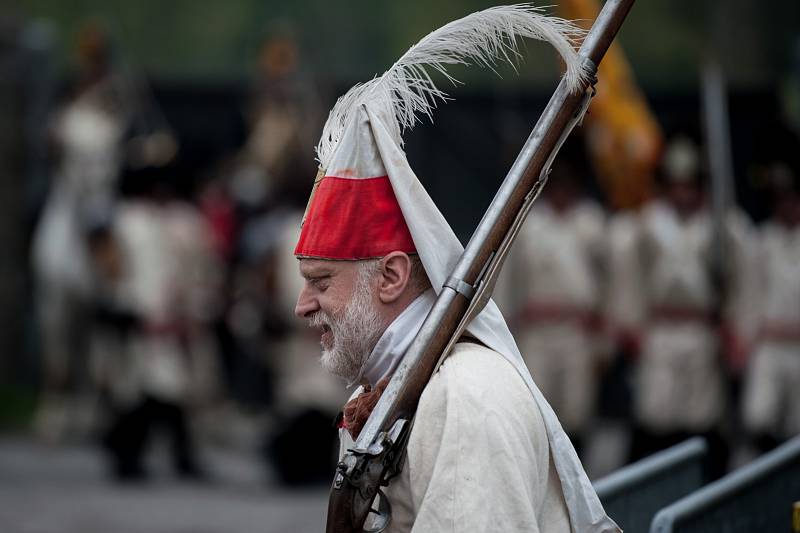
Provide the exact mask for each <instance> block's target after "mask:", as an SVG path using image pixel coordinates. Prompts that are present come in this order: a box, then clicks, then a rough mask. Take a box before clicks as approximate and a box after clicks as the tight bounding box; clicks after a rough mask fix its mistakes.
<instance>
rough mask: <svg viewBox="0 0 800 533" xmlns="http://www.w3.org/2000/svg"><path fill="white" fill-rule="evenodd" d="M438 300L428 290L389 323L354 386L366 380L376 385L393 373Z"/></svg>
mask: <svg viewBox="0 0 800 533" xmlns="http://www.w3.org/2000/svg"><path fill="white" fill-rule="evenodd" d="M435 301H436V292H434V290H433V289H428V290H427V291H425V292H424V293H422V294H420V295H419V296H417V298H416V299H415V300H414V301H413V302H411V303H410V304H409V306H408V307H406V308H405V309H404V310H403V312H402V313H400V315H398V317H397V318H395V319H394V321H392V323H391V324H389V327H387V328H386V331H384V332H383V335H381V338H380V339H378V342H377V343H376V344H375V348H373V349H372V353H370V355H369V357H368V358H367V362H366V363H364V366H363V367H362V369H361V372H360V373H359V374H358V377H356V379H354V380H353V381H352V382H351V383H349V384H348V387H351V386H353V385H355V384H357V383H360V382H362V381H364V380H366V381H367V382H368V383H369V384H370V385H371V386H373V387H374V386H375V384H376V383H378V382H379V381H380V380H381V379H383V378H384V377H386V376H388V375H390V374H391V373H392V372H394V369H395V368H397V365H398V364H399V363H400V360H401V359H402V358H403V354H405V353H406V350H407V349H408V347H409V346H410V345H411V341H413V340H414V337H416V335H417V332H418V331H419V328H420V327H422V323H423V322H424V321H425V317H427V316H428V311H430V309H431V307H433V304H434V302H435Z"/></svg>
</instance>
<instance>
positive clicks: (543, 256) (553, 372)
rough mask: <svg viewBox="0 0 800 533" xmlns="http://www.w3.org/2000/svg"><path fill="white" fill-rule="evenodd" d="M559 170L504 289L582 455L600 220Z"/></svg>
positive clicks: (535, 365) (548, 394) (594, 356)
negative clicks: (511, 300) (581, 446)
mask: <svg viewBox="0 0 800 533" xmlns="http://www.w3.org/2000/svg"><path fill="white" fill-rule="evenodd" d="M559 165H560V166H558V167H557V168H556V169H555V170H554V172H553V176H552V177H551V179H550V180H549V181H548V184H547V187H546V188H545V190H544V193H543V197H542V199H541V200H542V201H540V202H538V203H537V204H536V205H535V206H534V208H533V210H532V212H531V214H530V216H529V217H528V220H527V221H526V223H525V226H524V227H523V229H522V231H521V234H520V236H519V239H518V241H517V243H516V244H515V250H514V258H513V261H512V264H510V265H509V266H508V267H507V268H508V273H509V275H510V277H511V279H508V280H506V281H505V283H507V284H508V285H509V286H508V287H507V289H508V291H507V294H508V296H509V298H510V299H513V300H515V301H513V303H512V304H511V305H512V306H513V309H511V310H510V313H511V316H513V317H514V319H513V322H512V324H513V330H514V334H515V337H516V338H517V340H518V342H519V346H520V351H521V352H522V353H523V354H525V356H524V357H525V362H526V364H527V365H528V368H530V371H531V375H532V376H533V379H534V381H536V384H537V385H538V386H539V387H540V389H541V390H542V393H543V394H544V396H545V398H547V400H548V401H549V402H550V404H551V405H552V407H553V409H554V410H555V412H556V414H558V417H559V419H560V420H561V423H562V424H563V426H564V429H565V430H566V431H567V433H568V434H569V435H570V438H571V439H572V442H573V444H574V445H575V448H576V449H577V450H578V451H580V445H581V440H582V438H583V436H584V434H585V431H586V429H587V424H588V423H589V421H590V417H591V416H592V413H593V410H594V405H595V396H596V391H597V377H598V376H597V369H598V363H599V362H600V361H599V356H600V353H599V352H600V350H601V346H600V342H599V341H600V338H599V334H600V326H601V324H600V320H599V313H598V307H599V305H600V303H601V301H602V297H601V293H600V287H601V286H602V279H601V278H602V276H601V270H602V266H603V261H604V257H603V256H604V253H605V250H604V222H605V221H604V213H603V211H602V210H601V208H600V207H599V206H598V205H596V204H595V203H594V202H591V201H589V200H586V199H584V198H583V197H582V195H581V191H580V184H579V183H578V181H577V176H576V175H575V173H574V171H573V170H572V169H571V168H569V167H565V166H564V164H563V163H561V164H559ZM559 170H561V171H560V172H559Z"/></svg>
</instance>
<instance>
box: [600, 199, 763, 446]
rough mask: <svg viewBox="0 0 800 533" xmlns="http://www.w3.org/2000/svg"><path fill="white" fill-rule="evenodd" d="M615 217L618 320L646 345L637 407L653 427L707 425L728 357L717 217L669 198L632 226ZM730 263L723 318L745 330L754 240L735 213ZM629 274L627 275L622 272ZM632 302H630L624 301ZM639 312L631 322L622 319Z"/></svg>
mask: <svg viewBox="0 0 800 533" xmlns="http://www.w3.org/2000/svg"><path fill="white" fill-rule="evenodd" d="M626 222H629V220H627V219H626V220H624V221H620V223H619V224H616V225H615V227H616V233H617V235H616V236H617V239H616V243H615V244H616V246H615V248H616V252H617V253H618V254H619V257H618V258H617V260H615V261H614V266H615V268H618V269H620V270H621V271H622V272H624V273H625V274H624V275H621V274H619V273H618V274H616V275H615V276H614V277H615V279H616V281H617V283H616V284H615V285H616V286H615V287H614V288H615V290H616V291H621V292H622V293H625V292H627V293H628V294H618V295H616V296H615V300H616V302H617V304H624V303H626V304H627V305H617V306H616V308H615V309H612V311H615V312H616V313H617V316H616V317H615V318H616V319H617V322H618V323H622V324H623V325H624V326H626V327H627V328H629V329H634V328H638V329H639V330H640V335H641V342H642V346H641V353H640V356H639V361H638V367H637V370H636V382H635V389H634V410H635V415H636V417H637V418H638V420H639V422H640V423H642V424H643V425H645V426H646V427H647V428H649V429H650V430H652V431H666V432H672V431H696V432H701V431H706V430H710V429H712V428H713V427H714V425H715V424H717V423H718V422H719V421H720V418H721V417H722V415H723V411H724V401H725V395H724V390H723V385H724V381H723V380H724V376H723V362H722V361H721V360H720V354H719V342H718V332H717V326H718V325H717V324H715V323H714V321H713V311H714V305H715V298H716V295H715V293H714V288H713V285H712V280H711V276H710V273H711V270H710V268H711V263H710V259H711V254H712V238H713V231H712V220H711V217H710V215H709V213H708V212H706V211H705V210H701V211H699V212H698V213H696V214H694V215H693V216H691V217H690V218H688V219H685V220H683V219H681V218H680V217H679V216H678V214H677V212H676V211H675V210H674V209H673V208H672V207H670V206H669V205H668V204H666V203H664V202H660V201H656V202H653V203H651V204H650V205H648V206H646V207H645V208H644V210H643V211H642V213H641V214H640V216H639V218H638V223H637V224H636V225H635V227H632V226H630V225H629V224H627V223H626ZM726 231H727V235H728V239H727V248H726V257H725V267H726V269H727V272H726V289H725V295H726V303H725V309H724V310H723V320H724V321H725V322H726V323H727V324H728V325H729V326H730V327H732V328H733V329H734V330H735V331H736V332H737V333H738V334H739V335H740V336H742V337H746V336H747V335H748V327H749V326H748V324H750V323H752V312H751V311H749V310H748V307H752V306H750V305H749V304H748V298H750V297H751V296H752V250H751V249H750V247H751V245H752V241H751V238H752V236H751V235H750V227H749V225H748V222H747V220H746V219H745V218H744V217H743V216H742V215H741V214H740V213H737V212H734V213H731V214H730V216H729V218H728V220H727V225H726ZM623 278H624V279H623ZM626 308H632V309H626ZM626 319H627V320H631V319H633V320H638V322H639V323H638V324H636V325H634V326H631V325H627V324H624V322H625V320H626Z"/></svg>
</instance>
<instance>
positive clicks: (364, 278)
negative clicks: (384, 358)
mask: <svg viewBox="0 0 800 533" xmlns="http://www.w3.org/2000/svg"><path fill="white" fill-rule="evenodd" d="M370 267H372V268H370ZM374 272H375V270H374V267H373V265H371V264H369V263H365V264H362V265H359V272H358V279H357V281H356V287H355V289H354V291H353V297H352V298H351V299H350V301H349V302H347V304H346V305H345V306H344V308H342V309H341V310H340V311H338V312H336V313H335V314H328V313H326V312H324V311H318V312H317V313H316V314H315V315H314V316H313V317H311V319H310V320H309V325H310V326H312V327H321V326H323V325H326V326H328V327H329V328H330V330H331V334H332V336H333V346H331V347H330V348H326V347H325V346H322V359H321V363H322V367H323V368H325V370H327V371H328V372H331V373H332V374H335V375H337V376H340V377H342V378H344V379H345V380H347V382H348V383H352V382H353V381H355V380H356V379H357V378H358V375H359V374H360V373H361V369H362V367H363V366H364V364H365V363H366V362H367V359H368V358H369V356H370V354H371V353H372V349H373V348H374V347H375V344H376V343H377V342H378V339H380V337H381V335H382V334H383V329H384V328H383V321H382V320H381V317H380V315H378V312H377V311H376V309H375V306H374V304H373V302H372V288H371V286H370V281H372V278H373V275H374Z"/></svg>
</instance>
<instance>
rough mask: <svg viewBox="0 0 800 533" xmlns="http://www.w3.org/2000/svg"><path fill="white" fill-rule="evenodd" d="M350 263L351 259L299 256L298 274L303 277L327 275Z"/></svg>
mask: <svg viewBox="0 0 800 533" xmlns="http://www.w3.org/2000/svg"><path fill="white" fill-rule="evenodd" d="M351 263H352V261H330V260H326V259H307V258H301V259H300V260H299V264H300V274H301V275H302V276H303V277H316V276H329V275H331V274H335V273H337V272H340V271H342V270H343V269H346V268H347V267H348V266H349V265H351Z"/></svg>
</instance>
